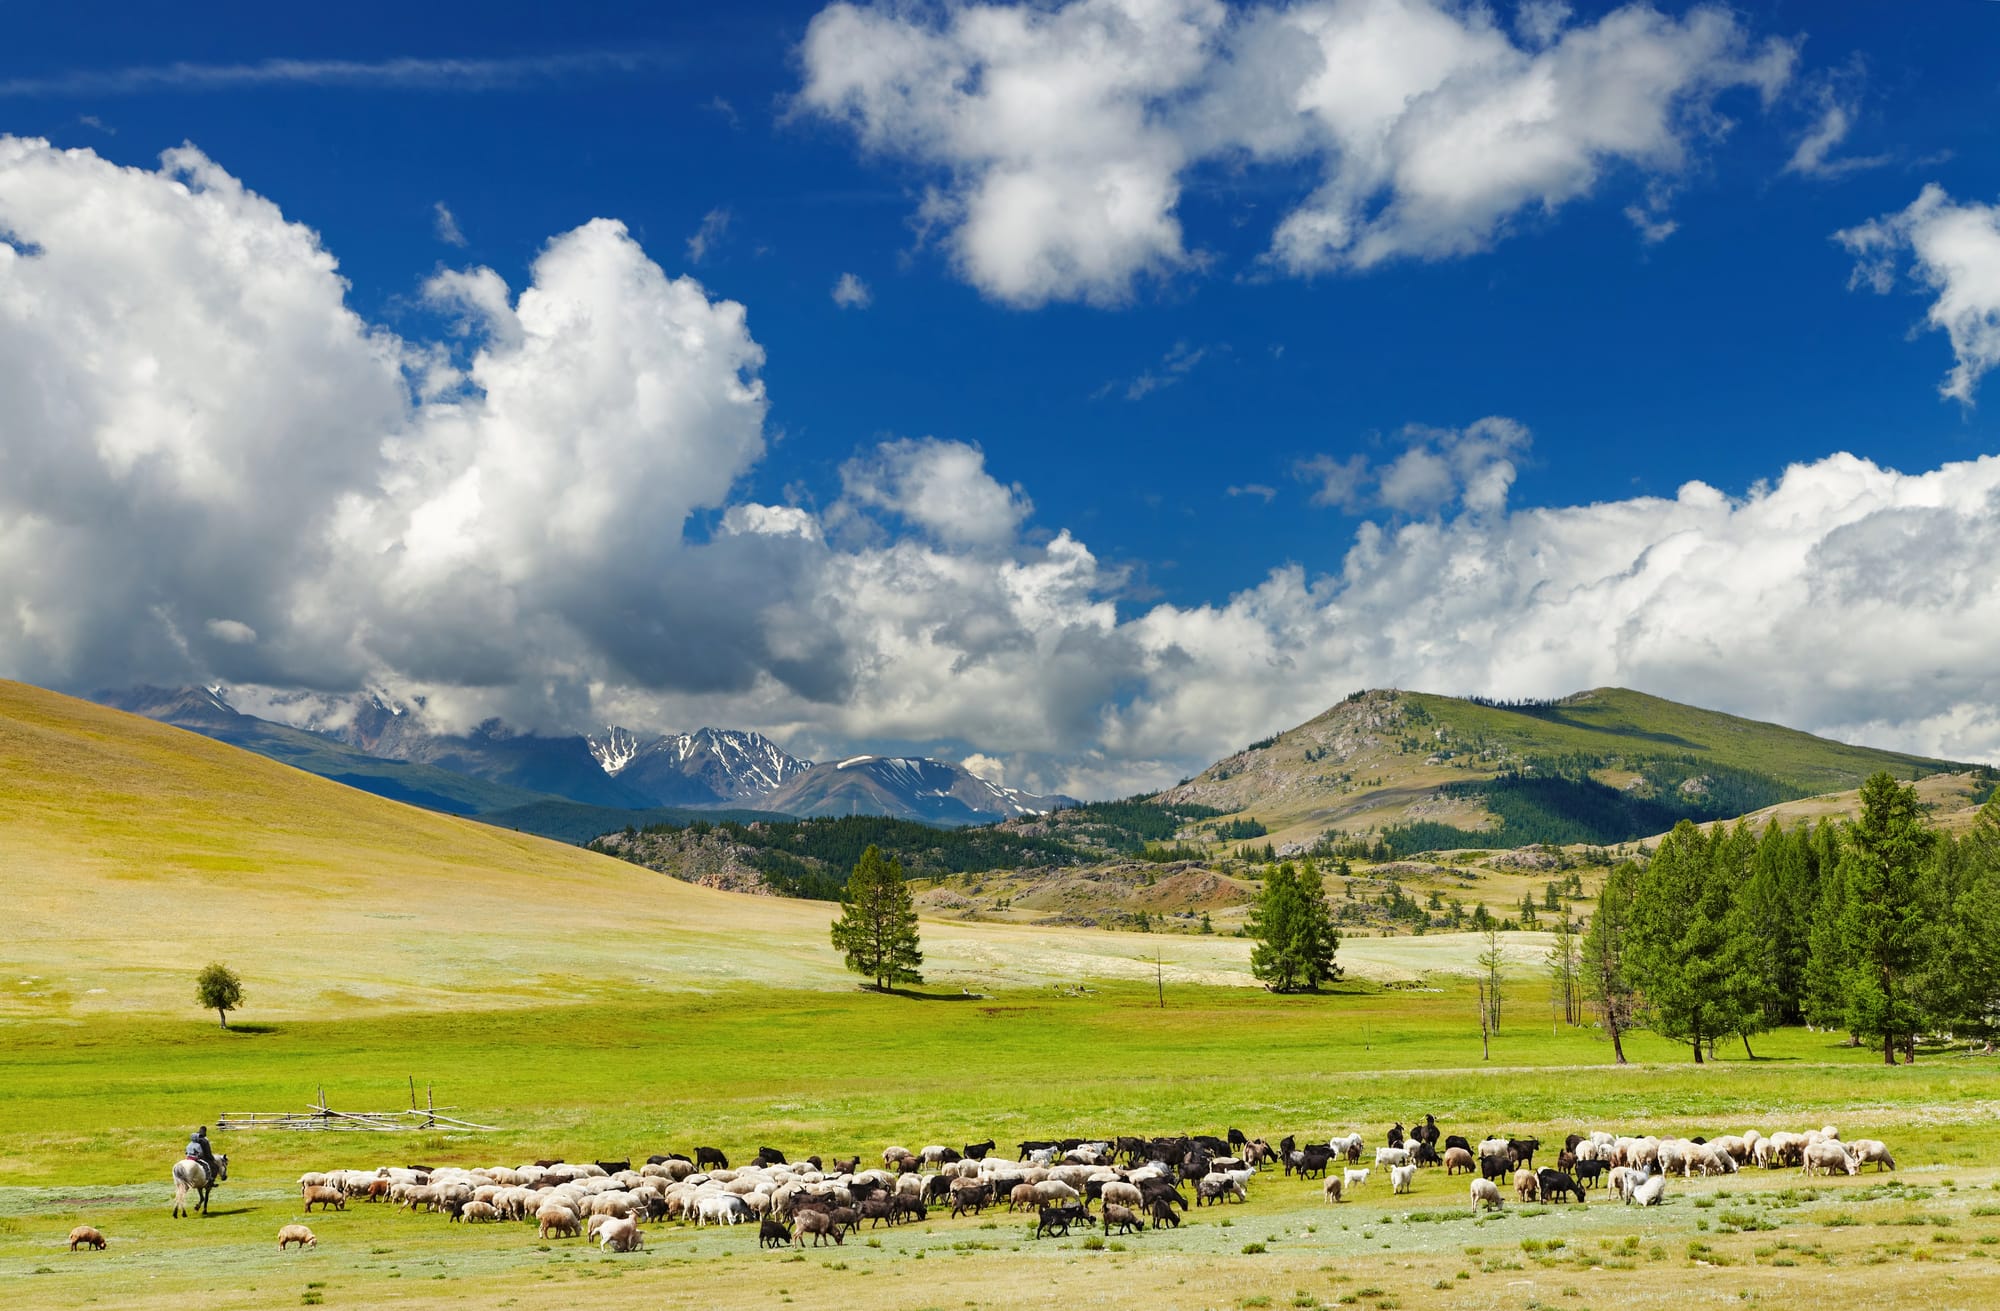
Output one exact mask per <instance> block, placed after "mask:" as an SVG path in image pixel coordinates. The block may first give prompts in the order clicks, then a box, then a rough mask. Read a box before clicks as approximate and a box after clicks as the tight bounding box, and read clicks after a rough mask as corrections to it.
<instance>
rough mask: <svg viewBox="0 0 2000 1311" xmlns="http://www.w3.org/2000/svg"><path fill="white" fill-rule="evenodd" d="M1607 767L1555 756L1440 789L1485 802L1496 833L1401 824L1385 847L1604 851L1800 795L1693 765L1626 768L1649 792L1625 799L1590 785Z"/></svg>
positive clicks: (1408, 851)
mask: <svg viewBox="0 0 2000 1311" xmlns="http://www.w3.org/2000/svg"><path fill="white" fill-rule="evenodd" d="M1602 764H1603V762H1601V761H1599V760H1597V759H1596V758H1594V757H1572V756H1551V757H1544V758H1538V759H1536V760H1535V761H1533V762H1531V765H1530V768H1529V769H1526V770H1523V771H1520V772H1515V773H1508V774H1502V775H1501V776H1500V777H1498V778H1494V779H1482V780H1478V781H1474V782H1466V783H1448V784H1446V785H1445V786H1444V787H1443V788H1441V789H1439V791H1440V792H1441V794H1442V795H1444V796H1447V797H1457V798H1462V799H1468V800H1476V801H1478V802H1480V803H1481V804H1483V805H1484V806H1485V807H1486V809H1487V810H1489V811H1491V812H1492V813H1493V815H1494V816H1495V817H1496V818H1498V819H1499V821H1500V822H1499V824H1497V825H1496V826H1494V827H1493V828H1490V829H1466V828H1458V827H1455V826H1453V825H1450V824H1439V823H1436V822H1434V821H1428V820H1426V821H1420V822H1417V823H1413V824H1398V825H1394V826H1392V827H1390V828H1388V829H1385V830H1384V831H1383V833H1382V842H1383V844H1384V845H1385V846H1387V847H1388V849H1389V850H1390V851H1392V852H1394V853H1395V854H1396V855H1397V856H1399V857H1400V856H1409V855H1413V854H1415V853H1417V852H1422V851H1449V850H1454V849H1457V848H1466V847H1481V848H1495V849H1497V848H1511V847H1525V846H1532V845H1535V844H1538V843H1545V842H1546V843H1556V844H1558V845H1568V844H1571V843H1588V844H1591V845H1594V846H1607V845H1611V844H1614V843H1619V842H1630V841H1632V840H1634V839H1636V838H1643V837H1648V836H1650V835H1652V834H1655V833H1664V832H1666V831H1667V830H1668V829H1670V828H1672V827H1673V826H1674V825H1675V824H1677V823H1679V822H1680V821H1681V820H1683V819H1690V820H1693V821H1694V822H1696V823H1698V824H1701V823H1707V822H1708V821H1710V820H1717V819H1733V818H1735V817H1736V816H1738V815H1742V814H1746V813H1748V812H1750V811H1753V810H1761V809H1763V808H1764V807H1766V806H1775V805H1777V804H1778V803H1779V802H1781V801H1790V800H1792V799H1794V798H1796V797H1798V796H1801V795H1803V794H1802V793H1801V792H1800V791H1799V790H1798V789H1797V788H1796V787H1791V786H1788V785H1786V784H1784V783H1781V782H1779V781H1778V780H1777V779H1774V778H1769V777H1766V776H1764V775H1762V774H1756V773H1752V772H1750V771H1748V770H1741V769H1731V768H1728V767H1726V766H1721V765H1715V764H1712V763H1707V762H1703V761H1700V760H1697V759H1695V758H1694V757H1692V756H1661V757H1656V758H1653V759H1649V760H1641V761H1633V762H1630V763H1629V765H1628V767H1629V768H1632V769H1633V770H1634V771H1635V772H1637V773H1638V774H1639V775H1640V776H1641V777H1642V778H1643V779H1644V785H1643V786H1641V787H1635V788H1632V789H1630V790H1621V789H1619V788H1614V787H1611V786H1609V785H1607V784H1604V783H1600V782H1598V781H1597V780H1596V779H1593V778H1591V777H1590V775H1589V772H1588V771H1589V770H1591V769H1594V768H1601V767H1602Z"/></svg>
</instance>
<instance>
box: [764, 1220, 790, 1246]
mask: <svg viewBox="0 0 2000 1311" xmlns="http://www.w3.org/2000/svg"><path fill="white" fill-rule="evenodd" d="M791 1245H792V1231H791V1230H790V1229H788V1228H786V1227H785V1222H784V1221H783V1220H772V1219H770V1218H768V1217H767V1218H766V1219H765V1220H764V1221H763V1223H761V1224H759V1225H758V1226H757V1246H759V1247H770V1248H778V1247H790V1246H791Z"/></svg>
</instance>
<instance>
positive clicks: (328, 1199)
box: [303, 1184, 347, 1215]
mask: <svg viewBox="0 0 2000 1311" xmlns="http://www.w3.org/2000/svg"><path fill="white" fill-rule="evenodd" d="M303 1191H304V1195H305V1202H306V1206H305V1209H306V1213H307V1214H308V1215H310V1214H311V1213H312V1209H313V1207H315V1206H317V1207H319V1209H320V1210H322V1211H324V1210H326V1208H327V1207H329V1206H330V1207H332V1208H333V1209H334V1210H336V1211H345V1210H346V1209H347V1194H346V1193H344V1192H342V1191H341V1190H340V1189H338V1188H329V1187H327V1186H326V1185H325V1184H314V1185H313V1186H312V1187H310V1188H307V1189H304V1190H303Z"/></svg>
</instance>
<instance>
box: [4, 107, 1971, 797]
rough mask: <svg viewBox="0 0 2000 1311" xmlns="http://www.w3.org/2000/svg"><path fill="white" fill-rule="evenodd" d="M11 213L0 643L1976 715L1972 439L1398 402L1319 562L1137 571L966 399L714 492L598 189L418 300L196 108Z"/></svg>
mask: <svg viewBox="0 0 2000 1311" xmlns="http://www.w3.org/2000/svg"><path fill="white" fill-rule="evenodd" d="M0 234H4V241H0V394H5V395H6V396H8V397H9V399H10V410H9V412H8V414H7V415H6V417H5V420H4V422H0V672H5V673H7V674H9V675H13V676H18V677H25V678H29V679H31V680H35V681H40V682H45V683H50V684H54V685H58V686H65V687H72V688H86V689H87V688H90V687H93V686H100V685H108V684H118V683H129V682H134V681H138V680H141V679H151V680H176V681H178V680H188V679H195V678H211V677H213V678H221V679H225V680H228V681H231V682H234V683H253V684H260V685H264V686H268V687H279V688H307V689H313V690H316V691H319V692H324V693H340V692H346V691H351V690H357V689H363V688H367V689H371V690H376V691H380V692H383V693H385V694H387V695H390V696H393V697H401V698H404V699H406V700H414V699H415V698H418V697H422V698H423V699H424V702H425V706H426V713H428V714H431V715H434V716H436V717H438V718H439V720H440V721H441V722H442V723H444V724H446V725H462V724H464V723H466V722H470V721H475V720H476V719H478V718H479V717H481V716H483V715H486V714H491V713H500V714H504V715H507V716H508V717H510V718H511V719H513V720H514V721H516V722H518V723H521V724H522V725H524V726H529V727H540V728H549V729H570V730H574V729H580V728H583V727H587V726H589V725H592V724H598V723H603V722H605V721H607V720H611V721H617V722H625V723H630V724H633V725H634V726H637V727H641V728H648V727H650V728H668V727H691V726H693V725H696V724H699V723H703V722H707V723H720V724H726V725H740V726H744V727H755V728H761V729H764V730H766V731H769V732H773V733H774V734H778V735H780V736H781V738H782V740H784V741H786V742H787V743H788V744H789V745H791V746H793V747H794V748H795V749H798V750H801V751H805V752H810V753H823V752H829V751H840V750H846V749H849V748H853V747H868V746H874V745H878V744H920V745H926V746H930V747H932V748H933V749H943V750H950V749H953V748H954V747H956V748H957V749H960V750H964V751H968V752H969V751H972V750H974V749H977V750H978V751H979V752H981V753H982V754H983V755H984V756H985V757H986V760H985V761H984V762H982V767H987V766H990V765H992V763H993V762H1004V769H1005V777H1006V778H1007V779H1008V781H1009V782H1010V783H1014V784H1017V785H1022V786H1027V787H1041V788H1050V787H1060V788H1064V789H1066V790H1069V791H1072V792H1078V793H1084V794H1103V793H1108V792H1121V791H1130V790H1133V789H1136V788H1138V787H1141V786H1146V785H1151V784H1157V783H1159V782H1162V781H1170V780H1171V779H1173V778H1175V777H1178V776H1180V775H1181V774H1184V773H1186V772H1188V771H1189V770H1191V769H1193V768H1196V767H1199V766H1200V765H1203V764H1205V763H1207V762H1208V760H1210V759H1211V758H1213V757H1215V756H1216V755H1218V754H1220V753H1222V752H1224V751H1227V750H1230V749H1233V748H1234V747H1237V746H1240V745H1241V743H1242V742H1243V741H1244V740H1246V738H1247V737H1248V736H1250V735H1254V734H1257V733H1260V732H1263V731H1267V730H1268V729H1271V728H1275V727H1279V726H1282V725H1286V724H1290V723H1294V722H1298V721H1299V720H1302V719H1304V718H1306V717H1308V716H1310V715H1311V714H1313V713H1315V712H1317V711H1318V710H1320V709H1322V708H1323V707H1324V706H1325V705H1327V704H1329V703H1330V702H1332V701H1334V700H1336V699H1337V698H1338V697H1339V696H1340V695H1341V694H1343V693H1345V692H1347V691H1349V690H1352V689H1353V688H1356V687H1361V686H1366V685H1380V684H1394V685H1400V686H1405V687H1422V688H1431V689H1436V690H1441V691H1483V692H1490V693H1496V694H1500V695H1531V694H1532V695H1546V694H1551V693H1560V692H1565V691H1570V690H1574V689H1577V688H1582V687H1588V686H1592V685H1598V684H1607V683H1622V684H1628V685H1634V686H1638V687H1641V688H1644V689H1646V690H1649V691H1653V692H1657V693H1661V694H1664V695H1669V696H1675V697H1680V698H1683V699H1687V700H1690V701H1696V702H1700V703H1703V704H1708V705H1715V706H1719V707H1721V708H1723V709H1728V710H1734V711H1737V712H1740V713H1748V714H1754V715H1758V716H1761V717H1767V718H1773V719H1778V720H1781V721H1784V722H1787V723H1793V724H1797V725H1799V726H1802V727H1806V728H1810V729H1817V730H1821V731H1831V732H1834V733H1837V734H1841V735H1845V736H1850V737H1858V738H1866V739H1868V740H1871V741H1877V742H1882V743H1885V744H1891V745H1898V746H1904V747H1909V748H1915V749H1919V750H1924V751H1930V752H1936V753H1941V754H1946V755H1951V756H1957V757H1988V758H1991V757H1995V756H2000V717H1997V716H1996V713H1995V711H1994V710H1993V708H1992V705H1991V695H1990V694H1991V686H1992V672H1993V671H1992V655H1991V653H1992V651H1993V649H1994V647H1995V644H1996V641H2000V580H1996V578H1995V577H1994V575H1993V573H1992V571H1991V570H1990V569H1988V568H1986V567H1985V566H1986V562H1988V561H1990V560H1992V559H1994V558H1996V556H2000V457H1991V458H1986V459H1981V460H1976V461H1971V462H1968V463H1963V464H1956V465H1951V466H1948V467H1946V468H1943V469H1939V470H1934V471H1930V472H1924V473H1915V474H1906V473H1899V472H1896V471H1893V470H1888V469H1883V468H1879V467H1877V466H1875V465H1872V464H1869V463H1867V462H1865V461H1861V460H1858V459H1854V458H1852V457H1848V456H1835V457H1830V458H1828V459H1825V460H1822V461H1819V462H1817V463H1812V464H1802V465H1798V466H1795V467H1793V468H1791V469H1788V470H1786V471H1785V472H1784V474H1783V476H1782V477H1781V478H1780V479H1778V481H1777V482H1775V483H1774V484H1771V485H1769V486H1759V487H1757V488H1754V489H1753V490H1752V491H1751V492H1750V493H1748V494H1747V495H1745V496H1743V497H1740V498H1730V497H1728V496H1725V495H1723V494H1722V493H1721V492H1719V491H1716V490H1714V489H1712V488H1709V487H1707V486H1704V485H1702V484H1700V483H1690V484H1688V485H1687V486H1686V487H1685V488H1683V489H1682V491H1681V492H1680V494H1679V495H1678V496H1676V497H1674V498H1671V499H1661V498H1639V499H1633V500H1627V501H1617V502H1608V503H1605V504H1600V505H1590V506H1577V507H1568V508H1552V509H1520V510H1510V509H1508V508H1507V504H1506V500H1507V495H1508V491H1509V485H1510V484H1511V481H1512V478H1513V471H1514V467H1515V463H1516V461H1517V460H1518V459H1519V458H1520V456H1521V454H1522V452H1523V451H1524V450H1525V449H1526V446H1527V436H1526V433H1525V430H1523V429H1522V428H1521V427H1520V426H1519V425H1518V424H1514V423H1512V422H1510V421H1507V420H1501V419H1486V420H1481V421H1479V422H1475V423H1472V424H1469V425H1467V426H1465V427H1463V428H1453V429H1439V428H1419V429H1411V430H1408V431H1407V432H1406V433H1405V434H1404V449H1403V451H1402V452H1401V454H1399V455H1398V456H1396V457H1395V458H1393V459H1391V460H1390V461H1388V462H1387V463H1385V464H1383V465H1380V466H1378V467H1376V468H1374V469H1369V468H1366V467H1363V468H1359V469H1355V470H1353V471H1351V472H1352V474H1353V476H1352V477H1351V478H1348V479H1346V481H1345V482H1343V484H1342V488H1341V489H1336V490H1344V491H1345V492H1346V493H1349V494H1351V495H1352V496H1354V497H1356V498H1362V497H1364V496H1365V497H1366V498H1367V499H1369V500H1370V501H1372V503H1374V504H1382V505H1385V506H1386V508H1390V509H1393V510H1395V511H1396V515H1395V519H1394V521H1393V523H1392V525H1391V526H1387V527H1385V526H1382V525H1378V524H1375V523H1372V522H1370V523H1364V524H1363V525H1362V526H1361V527H1360V528H1359V529H1358V530H1357V533H1356V536H1355V538H1354V540H1353V543H1352V545H1351V547H1350V548H1349V549H1348V550H1347V551H1346V553H1345V556H1344V558H1342V559H1340V560H1338V561H1327V562H1325V565H1324V567H1323V568H1320V569H1318V570H1316V569H1315V568H1312V567H1308V566H1307V565H1288V566H1285V567H1282V568H1279V569H1276V570H1274V571H1272V572H1271V573H1270V574H1269V576H1268V577H1266V578H1264V579H1263V580H1262V581H1261V582H1258V583H1257V584H1256V585H1254V586H1251V587H1248V588H1246V589H1244V590H1242V591H1240V592H1239V593H1237V594H1236V595H1234V596H1231V597H1229V598H1227V599H1226V600H1222V601H1219V602H1217V603H1214V604H1209V605H1182V606H1176V605H1155V606H1152V607H1150V608H1146V609H1138V608H1134V607H1132V606H1131V604H1130V602H1129V601H1123V602H1121V597H1123V596H1124V593H1125V589H1126V583H1127V580H1126V578H1125V577H1124V575H1123V574H1122V573H1121V571H1119V570H1118V569H1115V568H1111V567H1108V566H1106V565H1105V564H1103V563H1102V562H1101V561H1100V560H1099V558H1098V557H1097V556H1096V554H1095V553H1094V552H1093V551H1092V550H1091V549H1090V547H1089V546H1088V545H1087V544H1086V543H1084V542H1083V541H1081V540H1079V539H1078V538H1077V537H1076V536H1074V535H1073V534H1071V533H1069V532H1065V531H1060V530H1058V531H1056V532H1054V533H1053V534H1050V533H1049V532H1047V531H1045V530H1038V529H1037V530H1031V524H1030V521H1031V514H1032V511H1031V507H1030V505H1029V502H1028V499H1027V494H1026V492H1025V491H1024V490H1023V489H1021V488H1019V487H1017V486H1013V485H1010V484H1009V483H1007V482H1006V481H1004V479H1005V476H1006V471H1005V470H1004V469H994V468H989V465H988V459H987V456H986V455H985V454H984V453H983V452H981V451H980V450H979V449H978V448H977V447H974V446H971V445H968V444H965V443H962V442H953V441H943V440H936V439H923V440H914V441H911V440H901V441H890V442H885V443H882V444H880V445H878V446H876V447H874V448H873V449H870V450H868V451H865V452H861V453H860V454H858V455H857V456H856V457H855V459H854V460H853V461H852V462H851V463H850V464H849V465H848V466H847V467H846V469H845V470H844V471H843V492H842V495H841V498H840V499H839V500H838V501H837V502H835V504H834V506H831V507H829V508H828V509H827V510H826V511H825V512H823V513H822V512H817V511H815V510H813V509H811V508H808V507H807V506H805V505H800V504H789V505H768V504H758V503H754V502H750V501H747V500H744V499H743V498H742V497H741V496H740V495H739V492H738V487H739V484H740V481H741V479H742V476H743V475H744V474H745V473H746V472H747V471H748V470H750V469H751V468H753V467H754V466H755V465H756V464H757V463H758V462H759V461H761V460H763V459H766V458H767V454H766V450H765V435H764V413H765V398H764V394H763V391H762V388H761V386H760V384H759V382H758V376H757V375H758V370H759V368H760V365H761V361H762V354H761V351H760V350H759V348H758V346H757V344H756V342H755V340H754V338H753V337H752V336H751V335H750V332H749V329H748V324H747V320H746V317H745V312H744V310H743V308H742V307H741V306H738V305H734V304H731V303H729V302H726V301H717V300H713V299H711V298H709V297H708V296H707V295H706V294H705V293H704V292H703V290H702V289H701V288H700V287H699V286H698V285H697V284H695V283H694V282H692V281H690V280H688V279H685V278H673V277H670V276H668V275H667V274H666V273H665V272H663V271H662V270H661V269H660V268H659V267H658V266H657V265H656V264H654V263H653V262H652V261H651V260H649V259H648V258H647V257H646V256H645V254H644V253H643V252H642V251H640V250H639V248H638V247H637V246H636V245H635V244H634V243H633V241H632V240H631V238H630V237H629V236H628V235H627V234H626V232H625V231H624V230H623V229H622V228H621V227H620V226H618V225H617V224H615V223H610V222H603V221H599V222H594V223H590V224H586V225H585V226H584V227H582V228H579V229H577V230H575V231H573V232H569V233H566V234H563V235H561V236H559V237H557V238H556V239H555V240H553V241H552V242H550V244H549V245H548V247H547V248H546V249H545V251H544V252H543V254H542V255H541V257H540V258H539V259H538V260H537V261H536V262H535V264H534V266H533V269H532V270H531V274H530V277H529V279H528V281H527V284H526V285H525V286H524V287H523V288H521V289H520V290H519V291H518V292H517V291H515V290H514V289H512V288H509V287H508V286H507V285H506V284H505V283H504V281H503V280H502V279H501V278H500V277H499V275H497V274H496V273H493V272H492V271H490V270H483V269H470V270H461V271H455V272H451V273H447V274H443V275H440V276H439V277H438V278H436V279H435V280H433V281H432V282H431V283H430V284H429V286H428V288H427V294H428V295H429V297H430V298H431V300H432V302H433V303H434V304H435V305H436V306H437V307H438V308H439V309H440V310H441V311H443V312H444V313H446V314H447V315H448V316H457V318H458V319H459V320H460V326H461V327H462V330H463V332H464V334H465V335H464V336H463V337H456V336H452V335H450V334H445V335H444V336H443V337H442V339H441V340H439V341H434V342H415V341H410V340H405V339H402V338H399V337H397V336H394V335H392V334H389V333H387V332H384V331H382V330H380V329H379V328H375V327H372V326H371V325H369V324H368V323H366V322H365V321H363V320H362V319H360V318H358V317H357V316H356V315H354V314H353V312H352V311H351V310H349V309H348V308H347V306H346V304H345V287H344V286H343V284H342V282H341V280H340V278H339V276H338V272H337V270H336V267H335V264H334V261H333V259H332V257H331V256H330V255H329V254H328V253H327V252H326V251H325V250H324V249H323V248H322V247H321V246H320V244H319V242H318V241H317V240H316V238H315V237H314V236H313V234H312V233H311V232H309V231H307V230H305V229H303V228H301V227H299V226H297V225H295V224H292V223H288V222H287V221H286V220H285V219H284V217H283V215H282V214H280V213H279V212H278V211H277V209H276V208H275V207H274V206H272V205H271V204H270V203H269V202H267V201H265V200H262V199H260V198H258V197H257V196H255V195H253V194H251V193H250V192H248V191H247V190H245V189H244V188H243V187H242V186H241V184H239V183H238V182H237V181H236V180H235V179H233V178H231V177H229V176H228V175H227V174H226V173H224V172H223V171H222V170H221V169H220V168H219V167H218V166H216V165H215V164H213V163H212V162H210V161H208V160H207V159H205V158H204V157H202V156H201V155H199V154H198V153H197V152H194V151H192V150H181V151H176V152H172V153H171V154H170V155H169V157H168V158H167V160H166V164H165V166H164V167H163V168H162V169H160V170H158V171H148V170H141V169H126V168H119V167H115V166H113V165H111V164H109V163H107V162H105V161H104V160H101V159H99V158H97V157H95V156H94V155H91V154H88V153H62V152H57V151H54V150H51V149H49V148H48V147H47V146H46V145H43V144H41V143H39V142H24V141H13V140H0ZM1328 476H1330V475H1328ZM691 524H710V525H713V527H712V530H711V531H699V530H695V529H691V528H690V525H691Z"/></svg>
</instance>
